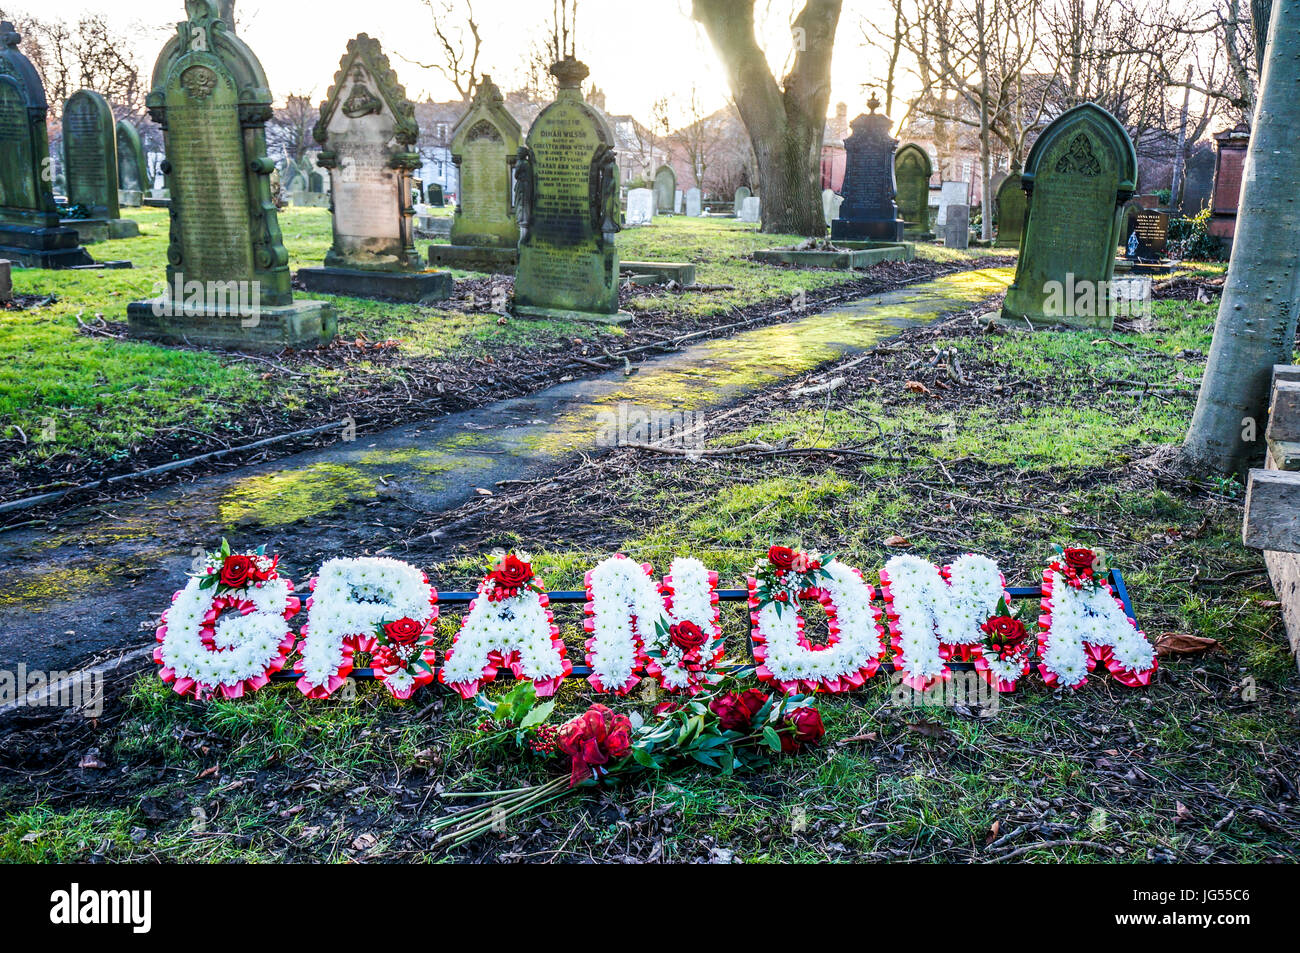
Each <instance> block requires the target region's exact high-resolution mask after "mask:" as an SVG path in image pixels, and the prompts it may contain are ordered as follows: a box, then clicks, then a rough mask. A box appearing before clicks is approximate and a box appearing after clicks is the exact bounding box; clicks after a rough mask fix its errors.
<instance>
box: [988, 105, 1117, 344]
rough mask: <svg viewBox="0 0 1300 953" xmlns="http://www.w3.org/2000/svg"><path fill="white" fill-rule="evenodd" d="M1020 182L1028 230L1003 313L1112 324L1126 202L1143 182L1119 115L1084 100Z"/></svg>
mask: <svg viewBox="0 0 1300 953" xmlns="http://www.w3.org/2000/svg"><path fill="white" fill-rule="evenodd" d="M1021 181H1022V183H1023V185H1024V189H1025V192H1026V193H1027V195H1028V202H1029V207H1028V211H1027V212H1026V215H1025V234H1024V237H1023V238H1022V239H1021V242H1020V258H1019V261H1018V262H1017V264H1016V278H1015V282H1014V283H1013V284H1012V285H1011V287H1010V288H1008V289H1007V296H1006V300H1005V302H1004V303H1003V305H1002V316H1003V318H1005V319H1007V320H1010V321H1015V322H1022V323H1023V321H1024V320H1025V319H1028V320H1029V321H1030V322H1032V323H1035V324H1049V325H1050V324H1067V325H1071V326H1074V327H1093V328H1110V327H1111V326H1112V325H1113V324H1114V319H1113V316H1112V307H1111V299H1110V293H1111V281H1112V278H1113V277H1114V273H1115V248H1116V246H1117V245H1118V243H1119V240H1120V229H1121V209H1122V207H1123V205H1124V203H1125V202H1127V201H1128V199H1129V198H1130V197H1131V196H1132V195H1133V192H1134V191H1135V190H1136V188H1137V153H1136V152H1135V151H1134V149H1133V142H1132V140H1131V139H1129V136H1128V133H1127V132H1126V131H1125V130H1124V127H1123V126H1122V125H1120V123H1119V121H1118V120H1117V119H1116V118H1115V117H1114V116H1112V115H1111V114H1110V113H1108V112H1107V111H1106V110H1104V109H1102V108H1101V107H1100V106H1098V105H1096V104H1095V103H1083V104H1082V105H1079V106H1075V107H1074V108H1073V109H1070V110H1068V111H1066V112H1064V113H1062V114H1061V115H1060V116H1058V117H1057V118H1056V119H1055V120H1053V121H1052V123H1051V124H1050V125H1049V126H1048V127H1047V128H1046V129H1044V130H1043V133H1042V135H1040V136H1039V137H1038V140H1037V141H1036V142H1035V143H1034V147H1033V148H1032V149H1031V150H1030V151H1029V158H1028V160H1027V161H1026V162H1025V168H1024V171H1023V172H1022V173H1021Z"/></svg>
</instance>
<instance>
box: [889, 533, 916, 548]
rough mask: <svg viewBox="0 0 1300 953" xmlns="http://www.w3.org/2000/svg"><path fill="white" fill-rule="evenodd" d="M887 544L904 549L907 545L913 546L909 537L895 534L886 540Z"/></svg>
mask: <svg viewBox="0 0 1300 953" xmlns="http://www.w3.org/2000/svg"><path fill="white" fill-rule="evenodd" d="M885 545H886V546H890V547H892V548H894V549H903V548H905V547H908V546H911V545H912V541H911V540H910V539H908V538H907V537H906V536H898V535H894V536H891V537H889V539H887V540H885Z"/></svg>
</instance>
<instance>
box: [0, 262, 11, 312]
mask: <svg viewBox="0 0 1300 953" xmlns="http://www.w3.org/2000/svg"><path fill="white" fill-rule="evenodd" d="M13 300H14V276H13V270H12V263H11V262H10V261H9V260H8V259H5V258H0V304H8V303H9V302H10V301H13Z"/></svg>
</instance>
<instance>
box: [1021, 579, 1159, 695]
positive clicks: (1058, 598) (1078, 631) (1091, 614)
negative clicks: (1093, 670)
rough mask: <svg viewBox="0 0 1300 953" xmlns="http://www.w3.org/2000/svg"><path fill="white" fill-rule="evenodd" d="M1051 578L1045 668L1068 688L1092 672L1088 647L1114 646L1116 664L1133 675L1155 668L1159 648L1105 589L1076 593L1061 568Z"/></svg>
mask: <svg viewBox="0 0 1300 953" xmlns="http://www.w3.org/2000/svg"><path fill="white" fill-rule="evenodd" d="M1048 579H1049V582H1050V584H1051V589H1052V592H1051V597H1050V605H1051V621H1050V626H1049V629H1048V633H1047V637H1046V642H1047V648H1046V651H1045V652H1044V653H1043V665H1044V666H1045V667H1046V668H1047V670H1048V671H1049V672H1052V673H1054V674H1056V675H1057V677H1058V678H1060V680H1061V682H1062V683H1063V684H1066V685H1074V684H1077V683H1078V681H1079V680H1080V678H1082V677H1083V675H1084V674H1086V673H1087V655H1086V652H1085V649H1084V645H1085V643H1086V644H1088V645H1095V646H1105V647H1107V648H1109V649H1110V650H1111V653H1112V655H1113V656H1114V658H1115V660H1116V661H1117V662H1118V663H1119V664H1120V665H1122V666H1123V667H1124V668H1126V669H1129V670H1130V671H1133V672H1145V671H1147V670H1149V669H1150V668H1151V667H1152V665H1154V664H1155V657H1156V652H1155V648H1154V647H1153V646H1152V645H1151V643H1150V642H1148V641H1147V638H1146V636H1144V635H1143V634H1142V633H1141V632H1140V631H1138V629H1137V628H1136V627H1135V626H1134V625H1133V622H1132V620H1130V619H1129V617H1128V616H1127V615H1125V614H1124V610H1123V609H1122V608H1121V607H1120V605H1119V603H1118V602H1117V601H1116V600H1115V597H1114V596H1113V595H1112V594H1111V593H1110V592H1109V591H1107V590H1106V588H1105V587H1101V586H1099V587H1097V588H1090V589H1075V588H1074V587H1073V586H1071V585H1070V584H1069V583H1068V582H1066V580H1065V577H1064V576H1063V575H1061V574H1060V573H1058V572H1056V571H1055V570H1050V571H1049V573H1048Z"/></svg>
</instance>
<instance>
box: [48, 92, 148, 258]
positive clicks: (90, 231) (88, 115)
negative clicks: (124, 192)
mask: <svg viewBox="0 0 1300 953" xmlns="http://www.w3.org/2000/svg"><path fill="white" fill-rule="evenodd" d="M63 155H64V158H65V161H66V162H67V166H68V206H69V208H72V209H75V210H77V211H78V212H80V213H81V214H80V215H78V216H76V217H75V218H68V219H66V220H65V221H64V224H65V225H67V226H69V227H70V228H75V229H76V230H77V234H78V235H80V236H81V240H82V241H83V242H102V241H107V240H108V239H110V238H134V237H136V236H137V235H139V234H140V226H139V225H137V224H136V223H135V222H133V221H131V220H130V219H124V218H122V213H121V208H120V206H119V204H118V196H117V124H116V123H115V122H114V120H113V110H112V109H111V108H109V105H108V100H106V99H105V98H104V97H103V96H101V95H100V94H99V93H97V92H95V91H94V90H91V89H79V90H77V91H76V92H75V93H73V94H72V95H71V96H69V97H68V100H67V102H65V103H64V104H63Z"/></svg>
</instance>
